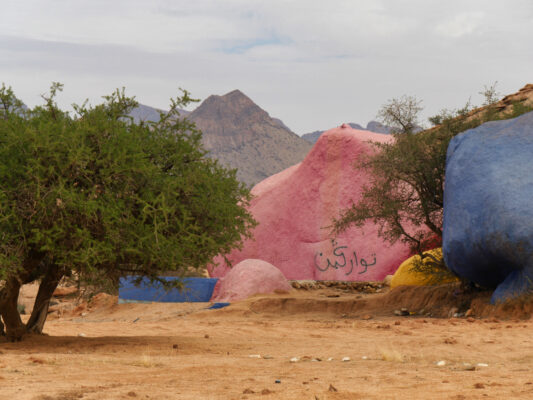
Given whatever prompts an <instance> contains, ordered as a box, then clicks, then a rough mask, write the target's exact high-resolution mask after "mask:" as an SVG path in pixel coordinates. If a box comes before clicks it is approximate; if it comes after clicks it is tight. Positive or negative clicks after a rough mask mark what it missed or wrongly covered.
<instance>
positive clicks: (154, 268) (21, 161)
mask: <svg viewBox="0 0 533 400" xmlns="http://www.w3.org/2000/svg"><path fill="white" fill-rule="evenodd" d="M61 88H62V86H61V85H60V84H57V83H54V84H53V85H52V88H51V91H50V94H49V95H46V96H43V98H44V100H45V102H44V105H43V106H38V107H35V108H33V109H23V108H22V103H21V102H20V101H19V100H18V99H17V98H16V97H15V95H14V94H13V91H12V90H11V89H10V88H6V87H5V85H4V86H2V88H1V89H0V182H1V185H0V238H1V239H0V280H1V281H2V282H1V283H0V285H1V286H0V314H1V316H2V318H3V320H4V323H5V326H6V334H7V337H8V339H9V340H20V338H21V337H22V336H23V334H24V333H25V332H37V333H40V332H42V329H43V325H44V322H45V320H46V315H47V311H48V305H49V300H50V298H51V296H52V293H53V292H54V290H55V288H56V287H57V285H58V283H59V281H60V280H61V279H62V277H63V276H65V275H69V274H71V273H75V274H76V276H77V277H78V278H79V279H81V280H82V281H83V282H85V283H94V282H95V281H99V280H106V281H109V280H111V281H114V282H117V281H118V278H119V277H120V276H124V275H135V276H137V277H139V279H140V278H142V277H148V278H149V279H150V280H151V281H152V282H155V281H158V280H160V278H159V276H160V274H161V273H162V272H163V271H173V273H174V275H178V276H179V275H181V274H183V273H184V272H185V271H186V270H187V269H189V268H200V267H202V266H204V265H206V264H207V263H209V262H210V260H212V259H213V257H214V256H216V255H218V254H226V253H228V252H229V251H230V250H231V249H233V248H235V247H239V246H240V245H241V244H242V240H243V239H244V238H245V237H249V235H250V234H249V232H250V228H251V227H253V226H254V224H255V222H254V220H253V218H252V216H251V215H250V214H249V213H248V211H247V210H246V206H247V205H248V203H249V200H250V194H249V191H248V190H247V188H246V187H245V186H244V185H243V184H241V183H239V182H238V181H237V179H236V177H235V171H234V170H228V169H226V168H223V167H222V166H220V165H219V164H218V163H217V162H216V161H214V160H212V159H210V158H208V157H207V153H206V151H205V150H204V149H203V147H202V145H201V133H200V132H199V131H198V130H197V129H196V128H195V126H194V124H192V123H190V122H189V121H187V120H186V119H183V118H181V117H180V116H179V112H178V107H184V106H186V105H187V104H188V103H189V102H190V101H192V100H191V98H190V97H189V94H188V93H187V92H186V91H183V92H182V95H181V96H180V97H178V98H177V99H175V100H172V104H171V109H170V112H169V113H168V114H161V120H160V121H159V122H157V123H143V122H141V123H139V124H135V123H134V122H133V121H132V119H131V118H128V113H129V112H130V111H131V109H132V108H134V107H135V106H136V105H137V103H136V102H135V100H134V99H133V98H130V97H127V96H126V95H125V94H124V90H122V91H120V90H117V91H116V92H114V93H113V94H112V95H110V96H106V97H104V99H105V101H104V103H103V104H100V105H96V106H87V104H86V103H87V102H86V103H84V104H83V105H81V106H78V105H74V106H73V107H74V110H75V112H74V113H73V114H72V115H70V114H69V113H67V112H64V111H62V110H60V109H59V108H58V106H57V104H56V102H55V98H56V95H57V94H58V92H59V91H60V90H61ZM34 281H38V282H40V285H39V291H38V294H37V298H36V300H35V305H34V307H33V311H32V314H31V316H30V318H29V320H28V322H27V323H26V324H25V325H24V324H23V323H22V321H21V318H20V315H19V313H18V311H17V299H18V295H19V290H20V287H21V285H23V284H26V283H30V282H34Z"/></svg>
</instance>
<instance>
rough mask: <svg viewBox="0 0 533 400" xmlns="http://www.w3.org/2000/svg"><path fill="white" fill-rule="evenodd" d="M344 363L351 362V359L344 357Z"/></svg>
mask: <svg viewBox="0 0 533 400" xmlns="http://www.w3.org/2000/svg"><path fill="white" fill-rule="evenodd" d="M342 361H344V362H347V361H350V357H342Z"/></svg>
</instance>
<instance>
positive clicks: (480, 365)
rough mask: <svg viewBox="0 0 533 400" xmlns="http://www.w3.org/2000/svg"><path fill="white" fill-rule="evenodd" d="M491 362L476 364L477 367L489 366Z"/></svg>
mask: <svg viewBox="0 0 533 400" xmlns="http://www.w3.org/2000/svg"><path fill="white" fill-rule="evenodd" d="M488 366H489V364H486V363H477V364H476V367H488Z"/></svg>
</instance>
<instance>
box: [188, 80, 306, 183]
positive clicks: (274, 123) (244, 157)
mask: <svg viewBox="0 0 533 400" xmlns="http://www.w3.org/2000/svg"><path fill="white" fill-rule="evenodd" d="M188 118H189V119H190V120H191V121H193V122H194V123H195V124H196V126H197V127H198V128H199V129H200V130H201V131H202V133H203V142H204V145H205V148H206V149H207V150H209V151H210V154H211V156H212V157H213V158H216V159H218V160H219V161H221V162H222V163H223V164H225V165H228V166H231V167H232V168H237V169H238V171H237V177H238V178H239V179H240V180H242V181H243V182H245V183H247V184H249V185H253V184H255V183H257V182H259V181H261V180H263V179H264V178H266V177H268V176H270V175H273V174H275V173H277V172H279V171H281V170H283V169H285V168H287V167H289V166H291V165H293V164H296V163H298V162H300V161H301V160H303V158H304V157H305V156H306V155H307V153H308V151H309V150H310V149H311V145H310V144H309V143H308V142H306V141H305V140H303V139H302V138H300V137H299V136H298V135H296V134H295V133H294V132H292V131H291V130H290V129H288V128H287V127H286V126H285V124H283V122H282V121H280V120H278V119H275V118H272V117H270V115H269V114H268V113H267V112H266V111H265V110H263V109H262V108H261V107H259V106H258V105H257V104H255V103H254V102H253V101H252V100H251V99H250V98H249V97H248V96H246V95H245V94H244V93H243V92H241V91H240V90H233V91H231V92H229V93H226V94H225V95H223V96H217V95H212V96H209V97H208V98H207V99H205V100H204V101H203V102H202V103H201V104H200V105H199V106H198V108H196V110H194V111H193V112H192V113H191V114H190V115H189V116H188Z"/></svg>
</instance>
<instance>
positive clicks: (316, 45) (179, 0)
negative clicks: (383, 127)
mask: <svg viewBox="0 0 533 400" xmlns="http://www.w3.org/2000/svg"><path fill="white" fill-rule="evenodd" d="M0 1H1V7H0V8H1V11H0V82H4V83H6V84H7V85H10V86H12V87H13V89H14V90H15V93H16V94H17V95H18V97H20V98H21V99H22V100H23V101H24V102H26V103H27V104H28V105H30V106H34V105H35V104H38V103H39V102H40V96H39V95H40V94H41V93H44V92H45V91H46V90H47V88H48V87H49V85H50V83H51V82H52V81H60V82H62V83H64V84H65V90H64V92H63V93H62V94H61V95H60V98H59V99H58V102H59V103H60V105H61V106H63V107H65V108H67V107H69V105H70V104H71V103H73V102H76V103H81V102H83V100H84V99H85V98H89V100H90V101H91V102H92V103H97V102H100V96H102V95H105V94H109V93H110V92H111V91H113V89H114V88H116V87H122V86H125V87H126V89H127V93H129V94H131V95H135V96H136V97H137V100H138V101H139V102H141V103H143V104H147V105H150V106H154V107H160V108H166V106H167V104H168V99H169V98H170V97H172V96H175V95H176V94H178V88H179V87H182V88H185V89H187V90H189V91H190V92H191V93H192V95H193V97H196V98H200V99H202V100H203V99H205V98H206V97H207V96H209V95H211V94H219V95H222V94H225V93H227V92H229V91H231V90H233V89H240V90H241V91H243V92H244V93H245V94H247V95H248V96H249V97H250V98H251V99H252V100H253V101H254V102H255V103H257V104H258V105H259V106H260V107H262V108H263V109H265V110H266V111H267V112H269V113H270V115H271V116H274V117H277V118H280V119H282V120H283V121H284V122H285V124H286V125H288V126H289V127H290V128H291V129H292V130H293V131H295V132H296V133H298V134H303V133H306V132H310V131H314V130H318V129H328V128H331V127H334V126H337V125H339V124H341V123H343V122H357V123H360V124H363V125H364V124H366V123H367V122H368V121H369V120H372V119H374V118H375V116H376V113H377V110H378V109H379V107H380V106H381V105H382V104H383V103H385V102H386V101H387V100H388V99H390V98H393V97H399V96H401V95H402V94H408V95H416V96H417V97H418V98H420V99H422V100H423V101H424V103H423V105H424V106H425V109H424V117H427V116H430V115H433V114H436V113H437V112H438V111H439V110H440V109H442V108H458V107H460V106H462V105H464V103H465V102H466V101H467V100H468V98H469V97H471V98H472V102H473V103H476V104H479V103H481V102H482V98H481V96H480V95H479V92H480V91H481V90H482V89H483V87H484V85H487V86H489V85H491V84H492V83H494V82H495V81H498V87H497V89H498V91H499V92H500V93H501V94H502V95H503V94H508V93H513V92H516V91H517V90H518V89H520V88H521V87H522V86H523V85H524V84H526V83H528V82H533V43H532V41H531V38H532V37H533V1H532V0H506V1H502V0H495V1H493V0H445V1H432V0H328V1H324V0H293V1H281V0H264V1H263V0H187V1H183V0H24V1H20V0H0Z"/></svg>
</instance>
